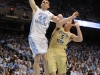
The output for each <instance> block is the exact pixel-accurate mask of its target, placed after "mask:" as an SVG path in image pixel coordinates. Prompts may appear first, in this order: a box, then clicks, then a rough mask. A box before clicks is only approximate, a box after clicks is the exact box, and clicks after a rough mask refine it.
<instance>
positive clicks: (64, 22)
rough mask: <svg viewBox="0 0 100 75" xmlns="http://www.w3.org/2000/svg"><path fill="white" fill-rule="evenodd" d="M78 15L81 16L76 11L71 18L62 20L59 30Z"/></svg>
mask: <svg viewBox="0 0 100 75" xmlns="http://www.w3.org/2000/svg"><path fill="white" fill-rule="evenodd" d="M78 15H79V13H78V12H77V11H76V12H74V13H73V15H72V16H70V17H68V18H65V19H62V20H61V21H59V22H58V23H57V28H60V27H61V26H62V25H64V24H66V23H67V21H69V20H72V19H74V18H76V17H77V16H78Z"/></svg>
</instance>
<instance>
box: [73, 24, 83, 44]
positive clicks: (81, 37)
mask: <svg viewBox="0 0 100 75" xmlns="http://www.w3.org/2000/svg"><path fill="white" fill-rule="evenodd" d="M75 27H76V30H77V36H76V35H75V34H72V35H71V38H72V40H73V41H75V42H82V41H83V36H82V32H81V29H80V26H79V23H78V22H77V23H75Z"/></svg>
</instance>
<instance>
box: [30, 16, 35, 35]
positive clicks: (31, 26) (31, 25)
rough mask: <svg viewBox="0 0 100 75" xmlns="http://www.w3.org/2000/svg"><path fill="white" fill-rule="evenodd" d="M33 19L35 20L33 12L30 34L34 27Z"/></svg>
mask: <svg viewBox="0 0 100 75" xmlns="http://www.w3.org/2000/svg"><path fill="white" fill-rule="evenodd" d="M33 21H34V15H33V14H32V22H31V26H30V33H29V35H30V34H31V33H32V27H33V25H34V24H33Z"/></svg>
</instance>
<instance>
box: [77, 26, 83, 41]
mask: <svg viewBox="0 0 100 75" xmlns="http://www.w3.org/2000/svg"><path fill="white" fill-rule="evenodd" d="M76 29H77V36H78V37H77V40H78V42H81V41H83V36H82V32H81V30H80V27H79V26H76Z"/></svg>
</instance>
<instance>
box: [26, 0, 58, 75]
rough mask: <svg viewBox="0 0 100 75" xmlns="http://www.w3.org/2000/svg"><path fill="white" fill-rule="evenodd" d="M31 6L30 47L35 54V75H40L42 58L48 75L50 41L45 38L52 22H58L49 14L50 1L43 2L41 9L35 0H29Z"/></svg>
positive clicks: (44, 0)
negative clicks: (47, 54) (47, 56)
mask: <svg viewBox="0 0 100 75" xmlns="http://www.w3.org/2000/svg"><path fill="white" fill-rule="evenodd" d="M29 3H30V6H31V8H32V22H31V26H30V34H29V36H28V40H29V45H30V48H31V50H32V53H33V58H34V65H33V68H34V71H35V75H40V67H39V64H40V58H41V57H42V60H43V62H44V71H45V74H46V75H49V74H48V68H47V58H46V53H47V48H48V44H47V43H48V41H47V38H46V37H45V33H46V30H47V29H48V27H49V23H50V20H51V19H52V20H53V21H54V22H55V21H57V19H56V18H55V16H54V15H53V14H52V13H51V12H49V11H48V10H47V9H48V8H49V1H48V0H43V1H42V3H41V9H40V8H39V7H38V6H37V5H36V4H35V1H34V0H29Z"/></svg>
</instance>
